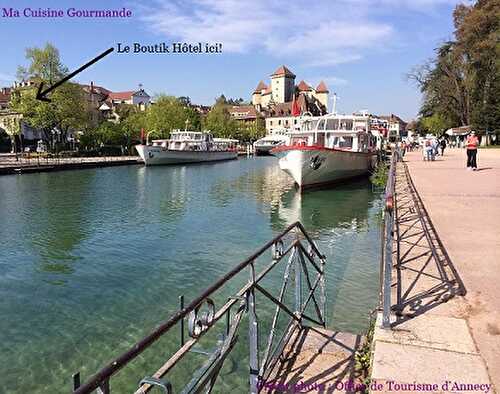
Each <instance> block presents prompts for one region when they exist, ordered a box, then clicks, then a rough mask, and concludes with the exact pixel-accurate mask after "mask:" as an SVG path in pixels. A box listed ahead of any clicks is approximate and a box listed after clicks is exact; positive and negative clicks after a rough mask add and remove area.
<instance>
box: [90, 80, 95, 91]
mask: <svg viewBox="0 0 500 394" xmlns="http://www.w3.org/2000/svg"><path fill="white" fill-rule="evenodd" d="M90 92H92V93H93V92H94V81H90Z"/></svg>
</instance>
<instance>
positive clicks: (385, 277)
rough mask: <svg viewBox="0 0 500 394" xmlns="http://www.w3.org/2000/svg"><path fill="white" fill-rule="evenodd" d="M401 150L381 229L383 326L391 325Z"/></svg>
mask: <svg viewBox="0 0 500 394" xmlns="http://www.w3.org/2000/svg"><path fill="white" fill-rule="evenodd" d="M399 159H400V155H399V151H398V150H397V149H394V150H393V152H392V154H391V158H390V162H389V171H388V174H387V183H386V186H385V192H384V203H385V204H384V211H383V215H384V217H383V221H382V231H381V257H380V291H379V304H380V308H381V309H382V328H390V327H391V287H392V254H393V253H392V246H393V241H394V205H395V203H396V198H395V186H396V165H397V162H398V160H399Z"/></svg>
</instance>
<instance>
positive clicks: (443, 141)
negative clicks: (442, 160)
mask: <svg viewBox="0 0 500 394" xmlns="http://www.w3.org/2000/svg"><path fill="white" fill-rule="evenodd" d="M439 145H441V156H444V150H445V149H446V138H443V139H442V140H441V142H440V144H439Z"/></svg>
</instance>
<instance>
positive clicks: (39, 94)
mask: <svg viewBox="0 0 500 394" xmlns="http://www.w3.org/2000/svg"><path fill="white" fill-rule="evenodd" d="M114 50H115V48H109V49H107V50H105V51H104V52H103V53H101V54H100V55H99V56H97V57H96V58H94V59H92V60H91V61H90V62H88V63H86V64H84V65H83V66H81V67H80V68H79V69H78V70H75V71H73V72H72V73H71V74H69V75H67V76H65V77H64V78H63V79H61V80H60V81H59V82H56V83H55V84H54V85H52V86H51V87H49V88H47V89H45V90H44V91H42V87H43V82H40V85H39V86H38V92H37V93H36V98H37V99H38V100H41V101H47V102H50V99H49V98H48V97H45V96H46V95H47V93H50V92H51V91H53V90H54V89H55V88H57V87H58V86H60V85H62V84H63V83H64V82H66V81H67V80H69V79H71V78H73V77H74V76H75V75H76V74H78V73H81V72H82V71H83V70H85V69H86V68H87V67H90V66H91V65H92V64H94V63H95V62H98V61H99V60H101V59H102V58H103V57H104V56H107V55H109V54H110V53H111V52H113V51H114Z"/></svg>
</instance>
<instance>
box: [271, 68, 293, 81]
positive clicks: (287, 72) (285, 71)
mask: <svg viewBox="0 0 500 394" xmlns="http://www.w3.org/2000/svg"><path fill="white" fill-rule="evenodd" d="M282 75H284V76H286V77H292V78H295V74H294V73H293V72H291V71H290V70H289V69H288V67H287V66H285V65H283V66H281V67H278V69H277V70H276V71H275V72H274V73H272V74H271V77H278V76H282Z"/></svg>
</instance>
